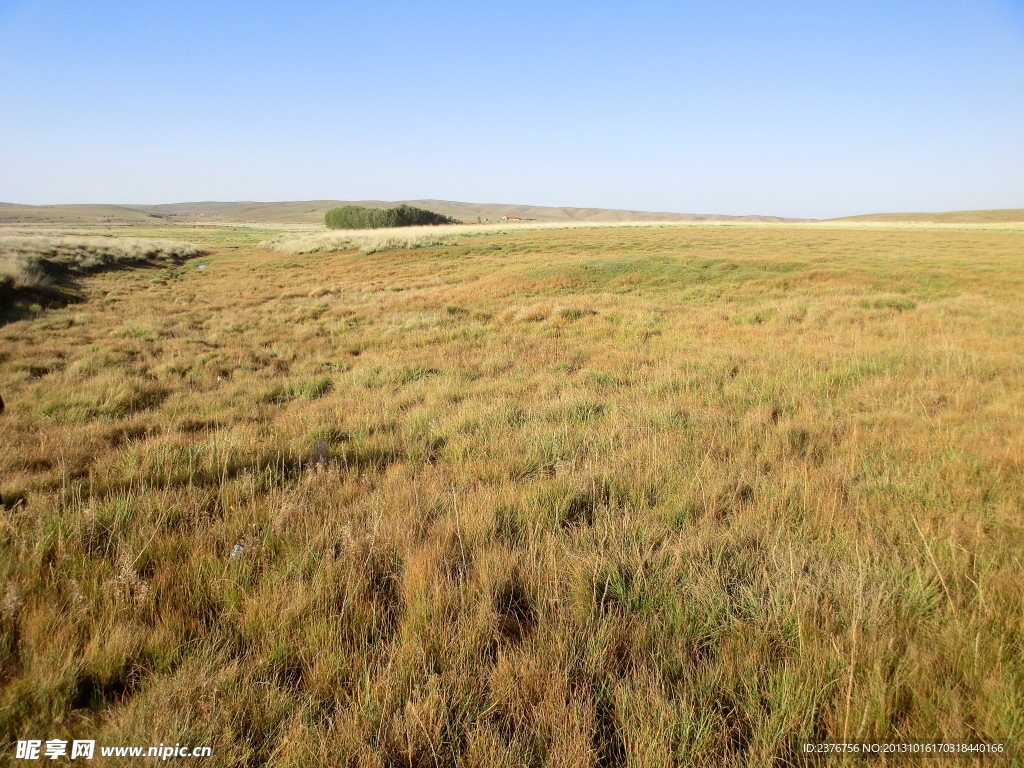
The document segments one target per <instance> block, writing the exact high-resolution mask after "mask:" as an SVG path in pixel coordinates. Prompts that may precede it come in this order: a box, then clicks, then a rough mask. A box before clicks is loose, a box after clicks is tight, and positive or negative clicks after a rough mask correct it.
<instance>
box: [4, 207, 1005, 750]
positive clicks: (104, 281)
mask: <svg viewBox="0 0 1024 768" xmlns="http://www.w3.org/2000/svg"><path fill="white" fill-rule="evenodd" d="M1022 246H1024V235H1022V234H1020V233H1016V232H990V231H931V230H915V229H891V230H875V229H859V228H827V227H819V228H805V227H798V226H786V227H707V228H678V227H671V228H636V229H632V228H631V229H623V228H604V229H573V230H561V229H558V230H530V231H514V232H509V233H506V234H495V235H493V236H488V237H466V238H464V239H463V238H461V237H460V242H459V243H458V244H449V245H440V246H431V247H421V248H417V249H414V250H401V251H392V252H386V253H384V252H379V253H373V254H365V253H360V252H358V251H355V250H353V251H348V252H341V253H314V254H311V255H304V256H296V255H286V254H282V253H281V252H280V248H279V247H278V246H275V248H277V250H275V251H270V252H268V251H266V250H262V249H259V248H252V247H249V248H238V249H233V250H223V251H222V252H220V253H217V254H214V255H212V256H211V257H210V258H209V259H208V260H207V263H208V265H209V266H208V268H207V269H205V270H203V271H200V270H197V269H194V268H191V267H178V268H170V269H168V270H166V272H164V273H162V274H160V275H159V276H158V277H157V278H156V279H154V274H153V273H152V272H151V271H149V272H144V271H122V272H116V273H114V272H111V273H104V274H100V275H97V276H95V277H92V278H89V280H88V281H87V283H86V289H87V292H88V300H87V301H86V302H85V303H82V304H79V305H76V306H73V307H67V308H65V309H61V310H57V311H52V312H47V313H40V314H39V315H38V316H36V317H35V318H32V319H27V320H22V321H19V322H14V323H9V324H7V325H6V326H4V327H3V328H0V357H2V360H0V363H2V367H0V392H2V394H3V396H4V399H5V401H6V403H7V410H6V412H5V413H4V415H3V417H2V418H0V445H3V446H5V448H4V451H3V453H2V455H0V494H2V497H3V507H2V509H0V553H2V554H0V557H2V564H0V574H2V582H3V585H4V586H3V596H2V615H0V629H2V632H3V634H2V636H0V637H2V640H0V733H2V734H3V740H4V742H5V743H6V742H8V741H10V740H13V739H17V738H90V739H98V740H100V741H101V742H102V743H110V744H132V743H134V744H150V743H152V744H157V743H160V742H163V743H175V742H180V743H182V744H190V745H204V744H209V745H211V746H212V747H213V757H212V758H211V759H210V760H208V761H205V762H204V764H209V765H226V766H227V765H230V766H241V765H257V764H271V765H275V766H307V765H315V764H322V765H356V766H402V765H405V766H433V765H436V766H454V765H467V766H501V765H505V766H521V765H538V766H541V765H549V766H623V765H630V766H671V765H696V766H719V765H748V766H764V765H770V764H793V763H795V762H797V761H798V760H799V755H798V753H797V752H796V751H795V750H796V747H795V743H794V742H795V741H800V740H807V739H824V738H831V739H836V740H841V739H853V738H859V739H886V740H896V741H905V740H908V739H914V738H930V739H950V740H954V739H955V740H962V739H983V740H997V739H1001V740H1016V741H1017V742H1018V743H1021V740H1022V736H1024V720H1022V717H1021V713H1022V712H1024V590H1022V578H1021V562H1022V554H1024V529H1022V524H1021V523H1022V498H1024V478H1022V473H1021V469H1022V463H1024V441H1022V437H1024V430H1022V424H1024V419H1022V406H1024V362H1022V357H1021V354H1020V351H1021V338H1022V332H1024V306H1022V304H1021V301H1020V296H1021V295H1022V290H1024V272H1022V269H1021V263H1020V253H1021V249H1022ZM936 764H940V763H936Z"/></svg>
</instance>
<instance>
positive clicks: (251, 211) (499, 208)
mask: <svg viewBox="0 0 1024 768" xmlns="http://www.w3.org/2000/svg"><path fill="white" fill-rule="evenodd" d="M399 203H407V204H409V205H414V206H416V207H418V208H426V209H427V210H430V211H436V212H437V213H443V214H445V215H446V216H453V217H455V218H457V219H463V220H465V221H476V220H477V218H480V219H489V220H490V221H498V220H500V219H501V217H503V216H518V217H520V218H523V219H535V220H537V221H580V222H588V221H590V222H595V223H596V222H637V223H642V222H651V221H679V222H687V221H692V222H701V221H708V222H715V221H736V222H743V221H747V222H785V221H803V219H784V218H779V217H777V216H724V215H718V214H693V213H654V212H649V211H625V210H612V209H606V208H549V207H543V206H536V205H508V204H501V203H459V202H453V201H449V200H398V201H395V202H385V201H383V200H355V201H346V200H308V201H303V202H283V203H256V202H242V203H216V202H203V203H168V204H164V205H38V206H37V205H14V204H10V203H0V223H4V224H29V223H35V224H46V223H50V224H142V223H146V224H153V223H158V222H161V221H163V222H167V223H194V222H202V221H211V222H212V221H223V222H249V223H254V224H282V225H284V224H322V223H323V220H324V213H326V212H327V210H328V209H330V208H337V207H340V206H343V205H362V206H367V207H370V208H390V207H392V206H395V205H398V204H399Z"/></svg>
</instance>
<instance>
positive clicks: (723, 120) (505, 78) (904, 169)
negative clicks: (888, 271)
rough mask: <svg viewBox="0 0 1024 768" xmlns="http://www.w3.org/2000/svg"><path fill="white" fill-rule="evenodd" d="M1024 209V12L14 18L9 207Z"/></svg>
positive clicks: (650, 9) (987, 4)
mask: <svg viewBox="0 0 1024 768" xmlns="http://www.w3.org/2000/svg"><path fill="white" fill-rule="evenodd" d="M416 198H440V199H447V200H463V201H470V202H494V203H527V204H534V205H567V206H581V207H591V206H594V207H603V208H632V209H642V210H655V211H675V212H694V213H730V214H747V213H758V214H774V215H782V216H813V217H826V216H841V215H848V214H857V213H869V212H880V211H920V210H957V209H968V208H1013V207H1024V0H927V1H925V0H884V1H882V0H859V2H840V1H839V0H819V2H802V1H799V0H780V1H779V2H767V1H765V2H750V1H747V2H744V1H737V0H720V1H719V2H712V1H711V0H708V1H707V2H700V3H697V2H679V1H677V2H653V1H650V0H635V1H634V2H631V3H627V2H621V0H617V1H616V2H605V1H604V0H588V1H587V2H576V1H575V0H572V1H569V2H558V1H557V0H552V1H550V2H533V1H532V0H522V1H521V2H513V3H480V2H472V3H471V2H462V1H461V0H456V1H452V0H447V1H445V2H441V1H432V0H420V1H419V2H413V1H411V0H405V1H403V2H386V1H381V2H303V1H302V0H298V1H296V2H283V1H278V2H264V1H262V0H247V2H223V1H222V0H204V2H192V0H179V1H178V2H175V3H164V2H157V1H156V0H154V1H153V2H139V1H138V0H133V1H132V2H114V1H113V0H91V1H90V2H75V1H74V0H0V200H2V201H4V202H17V203H35V204H39V203H86V202H96V203H98V202H105V203H133V202H134V203H161V202H179V201H195V200H310V199H343V200H349V199H351V200H357V199H383V200H397V199H416Z"/></svg>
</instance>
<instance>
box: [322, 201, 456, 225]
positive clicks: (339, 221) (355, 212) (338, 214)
mask: <svg viewBox="0 0 1024 768" xmlns="http://www.w3.org/2000/svg"><path fill="white" fill-rule="evenodd" d="M324 221H325V222H326V224H327V226H328V227H331V228H332V229H380V228H381V227H415V226H423V225H428V224H457V223H458V221H457V220H455V219H453V218H451V217H450V216H442V215H441V214H440V213H434V212H433V211H425V210H423V209H422V208H413V207H412V206H411V205H404V204H403V205H400V206H398V207H397V208H363V207H361V206H358V205H346V206H345V207H344V208H331V210H329V211H328V212H327V213H326V215H325V216H324Z"/></svg>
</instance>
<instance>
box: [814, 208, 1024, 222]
mask: <svg viewBox="0 0 1024 768" xmlns="http://www.w3.org/2000/svg"><path fill="white" fill-rule="evenodd" d="M830 221H853V222H857V221H863V222H880V223H889V222H893V223H895V222H911V223H921V224H998V223H1020V222H1024V208H1003V209H992V210H984V211H949V212H946V213H871V214H867V215H864V216H847V217H844V218H841V219H830Z"/></svg>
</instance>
